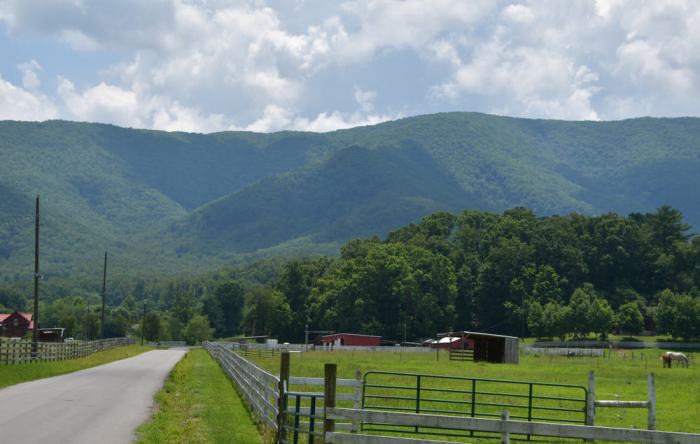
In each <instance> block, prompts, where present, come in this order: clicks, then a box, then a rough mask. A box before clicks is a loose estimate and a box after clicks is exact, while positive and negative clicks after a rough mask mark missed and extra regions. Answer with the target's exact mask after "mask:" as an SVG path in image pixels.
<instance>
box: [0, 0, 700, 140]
mask: <svg viewBox="0 0 700 444" xmlns="http://www.w3.org/2000/svg"><path fill="white" fill-rule="evenodd" d="M699 75H700V2H697V1H682V0H654V1H642V0H629V1H628V0H597V1H594V0H590V1H578V0H552V1H546V0H543V1H519V2H513V1H496V0H488V1H481V0H405V1H399V0H391V1H389V0H366V1H360V0H357V1H353V0H349V1H331V0H270V1H263V0H254V1H218V0H120V1H111V0H102V1H89V0H33V1H27V0H0V120H29V121H43V120H48V119H66V120H76V121H89V122H103V123H112V124H115V125H119V126H125V127H134V128H150V129H161V130H167V131H193V132H204V133H209V132H214V131H223V130H248V131H260V132H272V131H279V130H305V131H319V132H325V131H332V130H335V129H340V128H348V127H353V126H359V125H369V124H375V123H379V122H382V121H386V120H394V119H398V118H402V117H408V116H413V115H419V114H429V113H436V112H444V111H477V112H484V113H490V114H498V115H507V116H514V117H528V118H546V119H564V120H619V119H626V118H633V117H640V116H664V117H676V116H698V114H699V113H700V94H699V92H700V91H699V89H700V77H699Z"/></svg>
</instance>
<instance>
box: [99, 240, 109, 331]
mask: <svg viewBox="0 0 700 444" xmlns="http://www.w3.org/2000/svg"><path fill="white" fill-rule="evenodd" d="M106 299H107V252H106V251H105V266H104V270H103V271H102V321H101V322H100V327H101V328H102V331H101V333H100V339H104V338H105V300H106Z"/></svg>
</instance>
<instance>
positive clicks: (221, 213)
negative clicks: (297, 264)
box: [0, 113, 700, 280]
mask: <svg viewBox="0 0 700 444" xmlns="http://www.w3.org/2000/svg"><path fill="white" fill-rule="evenodd" d="M0 159H2V162H0V196H1V197H2V198H1V199H0V270H2V275H1V276H0V280H11V279H14V278H16V277H17V276H15V274H17V275H18V276H25V275H27V274H28V273H30V272H31V257H32V256H31V249H32V239H31V236H32V228H31V224H32V221H33V197H34V195H35V194H36V193H41V195H42V206H43V218H42V219H43V221H45V222H44V223H45V224H46V226H45V230H44V232H43V233H44V235H45V236H46V238H45V239H44V242H45V247H44V250H43V251H44V253H45V256H46V257H45V260H46V263H47V268H48V271H47V272H48V273H56V274H67V273H70V272H74V271H76V270H77V271H83V272H84V273H87V274H91V273H92V268H93V262H94V258H93V256H94V257H99V255H100V254H99V252H100V251H101V250H103V249H110V251H115V252H116V255H117V257H123V258H124V259H123V262H121V263H120V262H119V259H117V262H116V264H115V266H116V267H118V268H119V267H121V269H122V271H124V272H131V271H133V270H134V269H138V270H140V272H142V273H148V272H152V271H160V272H170V273H172V272H177V271H180V270H183V269H187V270H190V269H196V268H197V267H200V268H201V267H206V266H209V265H211V264H213V263H220V262H221V261H224V260H226V261H228V260H233V259H236V258H241V257H243V256H241V254H257V253H256V251H258V250H260V249H265V250H264V251H266V252H268V253H270V252H280V251H282V252H283V251H285V248H286V247H285V246H287V245H296V248H301V250H302V251H304V250H305V249H308V248H313V246H314V245H319V244H324V245H327V246H331V247H332V246H333V245H338V243H339V242H342V241H344V240H346V239H349V238H352V237H355V236H367V235H372V234H374V233H376V234H384V233H386V232H387V231H389V230H390V229H392V228H395V227H397V226H401V225H404V224H406V223H409V222H413V221H416V220H418V219H419V218H420V217H421V216H422V215H425V214H428V213H431V212H433V211H435V210H439V209H448V210H457V209H460V208H465V207H471V208H478V209H483V210H492V211H501V210H503V209H506V208H510V207H513V206H518V205H520V206H527V207H530V208H532V209H534V210H535V211H536V212H538V213H540V214H553V213H568V212H571V211H577V212H583V213H588V214H595V213H601V212H607V211H616V212H620V213H623V214H624V213H629V212H641V211H652V210H654V209H655V208H657V207H658V206H660V205H662V204H670V205H672V206H674V207H676V208H677V209H679V210H680V211H682V212H683V213H684V214H685V216H686V219H687V220H688V221H689V222H690V223H691V224H693V225H694V226H695V227H696V228H697V227H700V202H699V201H697V199H696V198H695V196H694V190H696V189H698V188H700V175H698V174H697V173H696V172H697V171H698V170H700V119H695V118H679V119H650V118H644V119H633V120H626V121H619V122H563V121H546V120H528V119H515V118H507V117H496V116H489V115H484V114H476V113H446V114H435V115H428V116H419V117H412V118H407V119H402V120H398V121H394V122H386V123H383V124H380V125H375V126H371V127H360V128H353V129H348V130H342V131H336V132H332V133H324V134H314V133H300V132H282V133H275V134H255V133H245V132H224V133H215V134H209V135H203V134H188V133H166V132H160V131H145V130H133V129H124V128H118V127H115V126H111V125H101V124H89V123H73V122H61V121H51V122H44V123H25V122H0ZM297 251H298V250H297ZM258 253H259V251H258Z"/></svg>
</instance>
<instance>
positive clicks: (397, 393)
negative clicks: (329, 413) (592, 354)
mask: <svg viewBox="0 0 700 444" xmlns="http://www.w3.org/2000/svg"><path fill="white" fill-rule="evenodd" d="M586 397H587V390H586V388H585V387H583V386H578V385H569V384H550V383H543V382H526V381H510V380H499V379H481V378H464V377H458V376H438V375H423V374H415V373H396V372H381V371H371V372H367V373H366V374H365V376H364V386H363V392H362V408H363V409H372V410H389V411H397V412H411V413H428V414H438V415H454V416H467V417H472V418H477V417H479V418H500V416H501V411H502V410H503V409H508V410H509V411H510V412H511V416H510V418H511V419H516V420H526V421H551V422H560V423H570V424H585V422H586ZM362 429H363V430H368V431H369V430H375V431H384V432H395V433H401V434H404V433H408V434H428V435H430V434H439V435H442V436H474V432H469V433H467V434H465V433H464V432H459V431H455V432H454V433H453V434H449V433H448V434H447V435H446V433H445V430H444V429H443V430H441V431H439V432H438V431H437V430H433V429H430V428H426V427H400V426H398V427H397V426H391V427H389V426H386V425H384V424H372V423H364V424H363V425H362ZM527 439H529V436H528V437H527Z"/></svg>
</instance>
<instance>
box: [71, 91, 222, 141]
mask: <svg viewBox="0 0 700 444" xmlns="http://www.w3.org/2000/svg"><path fill="white" fill-rule="evenodd" d="M58 94H59V96H60V98H61V99H62V100H63V104H64V105H65V108H66V109H67V111H68V113H69V114H70V115H71V117H73V118H74V119H77V120H84V121H98V122H112V123H115V124H117V125H121V126H128V127H140V128H155V129H161V130H166V131H176V130H177V131H194V132H211V131H217V130H221V129H224V128H226V127H227V126H226V123H225V119H224V116H222V115H220V114H209V115H204V114H203V113H201V112H199V111H197V110H195V109H192V108H188V107H185V106H182V105H181V104H180V103H178V102H177V101H173V100H171V99H169V98H168V97H163V96H141V95H140V94H138V93H137V92H135V91H130V90H125V89H122V88H120V87H118V86H114V85H108V84H106V83H104V82H103V83H100V84H99V85H97V86H94V87H91V88H87V89H85V90H84V91H82V92H80V91H76V89H75V85H73V83H71V82H70V81H69V80H67V79H63V78H61V79H59V86H58Z"/></svg>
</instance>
